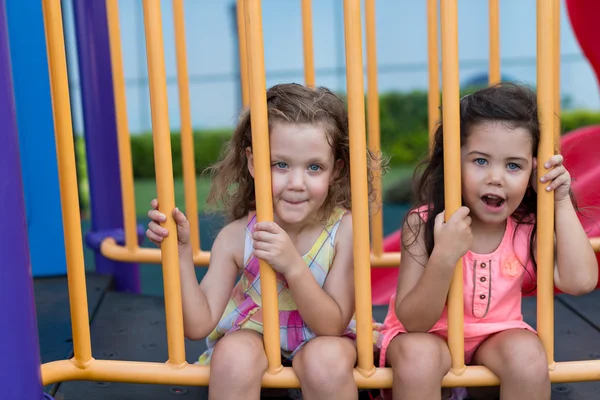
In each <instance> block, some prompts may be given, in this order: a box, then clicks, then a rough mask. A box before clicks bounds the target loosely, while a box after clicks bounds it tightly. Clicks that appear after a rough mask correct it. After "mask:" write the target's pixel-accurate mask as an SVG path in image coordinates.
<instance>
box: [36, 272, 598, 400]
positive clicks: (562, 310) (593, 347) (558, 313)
mask: <svg viewBox="0 0 600 400" xmlns="http://www.w3.org/2000/svg"><path fill="white" fill-rule="evenodd" d="M34 287H35V297H36V310H37V316H38V329H39V337H40V350H41V358H42V362H43V363H45V362H49V361H54V360H60V359H65V358H69V357H71V355H72V350H73V347H72V337H71V322H70V316H69V299H68V291H67V281H66V278H64V277H56V278H43V279H35V280H34ZM87 292H88V304H89V315H90V326H91V337H92V351H93V356H94V357H95V358H97V359H115V360H135V361H155V362H164V361H165V360H166V359H167V358H168V357H167V347H166V342H167V341H166V330H165V310H164V301H163V298H162V297H160V296H153V295H135V294H127V293H118V292H114V291H112V290H111V279H110V278H109V277H106V276H101V275H97V274H94V273H89V274H88V275H87ZM535 304H536V301H535V298H532V297H529V298H525V299H524V303H523V313H524V316H525V319H526V320H527V321H528V322H529V323H530V324H532V325H533V326H535V315H536V310H535ZM598 304H600V290H597V291H595V292H593V293H591V294H589V295H586V296H581V297H577V298H575V297H570V296H565V295H559V296H557V297H556V299H555V322H556V323H555V359H556V360H557V361H571V360H589V359H600V307H598ZM386 308H387V307H385V306H375V307H373V315H374V318H375V319H376V320H378V321H382V320H383V318H384V316H385V313H386ZM204 349H205V344H204V341H195V342H193V341H187V340H186V355H187V359H188V362H194V360H195V359H196V358H197V356H198V354H200V353H201V352H202V351H203V350H204ZM45 390H46V391H47V392H48V393H50V394H52V395H53V396H54V397H55V398H56V399H59V400H80V399H86V400H95V399H111V400H137V399H144V400H152V399H169V398H189V399H192V398H193V399H207V398H208V396H207V389H206V388H204V387H172V386H164V385H140V384H125V383H110V382H84V381H79V382H63V383H60V384H55V385H50V386H48V387H46V388H45ZM598 398H600V381H597V382H580V383H568V384H555V385H553V388H552V399H553V400H567V399H568V400H579V399H582V400H583V399H598Z"/></svg>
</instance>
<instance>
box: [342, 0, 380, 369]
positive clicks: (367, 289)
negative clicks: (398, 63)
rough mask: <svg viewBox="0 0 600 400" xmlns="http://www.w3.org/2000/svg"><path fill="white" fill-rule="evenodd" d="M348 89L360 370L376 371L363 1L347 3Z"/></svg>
mask: <svg viewBox="0 0 600 400" xmlns="http://www.w3.org/2000/svg"><path fill="white" fill-rule="evenodd" d="M344 37H345V47H346V86H347V93H348V117H349V121H348V127H349V130H350V186H351V196H352V229H353V230H354V238H353V244H354V282H355V288H356V330H357V348H358V366H357V369H358V370H359V371H360V372H361V373H362V374H364V375H369V374H372V373H374V372H375V367H374V364H373V344H372V340H373V339H372V336H373V333H372V329H373V328H372V309H371V270H370V249H369V200H368V197H367V196H368V188H367V168H366V164H367V158H366V157H367V155H366V147H367V144H366V138H365V136H366V135H365V99H364V82H363V61H362V34H361V18H360V0H344Z"/></svg>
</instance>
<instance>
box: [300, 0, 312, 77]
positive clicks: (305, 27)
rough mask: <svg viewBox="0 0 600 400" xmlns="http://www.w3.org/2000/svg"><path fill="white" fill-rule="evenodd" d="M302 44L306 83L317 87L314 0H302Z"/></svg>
mask: <svg viewBox="0 0 600 400" xmlns="http://www.w3.org/2000/svg"><path fill="white" fill-rule="evenodd" d="M302 44H303V48H304V83H305V84H306V86H310V87H315V60H314V50H313V28H312V0H302Z"/></svg>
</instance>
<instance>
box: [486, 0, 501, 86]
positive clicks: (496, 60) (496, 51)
mask: <svg viewBox="0 0 600 400" xmlns="http://www.w3.org/2000/svg"><path fill="white" fill-rule="evenodd" d="M498 1H499V0H489V14H490V15H489V18H490V20H489V24H490V67H489V68H490V71H489V75H488V81H489V84H490V85H493V84H495V83H498V82H500V79H501V78H500V22H499V19H500V16H499V14H500V12H499V7H498Z"/></svg>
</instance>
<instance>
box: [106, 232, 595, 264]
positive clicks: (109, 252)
mask: <svg viewBox="0 0 600 400" xmlns="http://www.w3.org/2000/svg"><path fill="white" fill-rule="evenodd" d="M590 244H591V245H592V248H593V249H594V251H595V252H596V253H598V252H600V238H590ZM100 253H102V255H103V256H104V257H106V258H110V259H111V260H115V261H123V262H139V263H146V264H160V262H161V261H160V260H161V256H160V249H149V248H145V247H138V248H137V249H136V250H135V251H130V250H128V249H127V248H126V247H124V246H120V245H119V244H118V243H117V242H116V241H115V239H114V238H106V239H104V241H103V242H102V244H101V245H100ZM209 260H210V252H209V251H199V252H196V253H194V264H196V265H197V266H199V267H206V266H208V262H209ZM399 263H400V253H398V252H390V253H387V252H386V253H382V254H380V255H378V256H376V255H375V254H371V267H372V268H397V267H398V265H399Z"/></svg>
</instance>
